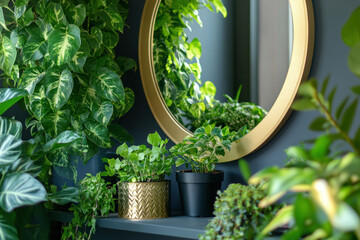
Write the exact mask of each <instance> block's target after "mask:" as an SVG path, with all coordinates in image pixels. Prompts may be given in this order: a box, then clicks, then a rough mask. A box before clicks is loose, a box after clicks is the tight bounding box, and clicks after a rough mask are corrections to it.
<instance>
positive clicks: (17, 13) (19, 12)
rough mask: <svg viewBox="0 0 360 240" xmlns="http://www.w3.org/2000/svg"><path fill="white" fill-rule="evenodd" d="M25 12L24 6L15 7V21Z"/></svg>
mask: <svg viewBox="0 0 360 240" xmlns="http://www.w3.org/2000/svg"><path fill="white" fill-rule="evenodd" d="M25 11H26V5H23V6H20V7H17V6H15V8H14V16H15V19H16V20H18V19H19V18H20V17H21V16H22V15H24V13H25Z"/></svg>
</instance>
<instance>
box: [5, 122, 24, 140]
mask: <svg viewBox="0 0 360 240" xmlns="http://www.w3.org/2000/svg"><path fill="white" fill-rule="evenodd" d="M4 134H9V135H13V136H14V137H15V138H17V139H21V135H22V124H21V122H19V121H17V120H14V119H9V118H4V117H0V135H4Z"/></svg>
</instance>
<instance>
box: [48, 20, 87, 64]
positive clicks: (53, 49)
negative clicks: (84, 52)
mask: <svg viewBox="0 0 360 240" xmlns="http://www.w3.org/2000/svg"><path fill="white" fill-rule="evenodd" d="M48 42H49V54H50V56H51V58H52V59H53V60H54V62H55V63H56V64H57V65H59V66H60V65H62V64H66V63H69V62H70V61H71V59H72V58H73V57H74V56H75V54H76V52H77V51H78V50H79V48H80V45H81V38H80V29H79V27H78V26H76V25H74V24H69V25H68V26H65V25H63V24H59V25H57V26H56V27H55V28H54V30H53V31H52V32H51V33H50V35H49V40H48Z"/></svg>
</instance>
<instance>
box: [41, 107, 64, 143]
mask: <svg viewBox="0 0 360 240" xmlns="http://www.w3.org/2000/svg"><path fill="white" fill-rule="evenodd" d="M69 121H70V112H69V110H62V111H60V110H59V111H56V112H51V113H48V114H46V115H45V116H44V117H43V118H42V119H41V124H42V126H43V127H44V129H45V130H46V132H47V133H49V134H50V136H52V137H56V136H58V135H59V134H60V133H62V132H64V131H66V130H67V128H68V126H69Z"/></svg>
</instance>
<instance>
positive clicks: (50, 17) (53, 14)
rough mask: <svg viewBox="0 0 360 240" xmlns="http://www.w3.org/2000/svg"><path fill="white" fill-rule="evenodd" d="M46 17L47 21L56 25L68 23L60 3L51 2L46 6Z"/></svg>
mask: <svg viewBox="0 0 360 240" xmlns="http://www.w3.org/2000/svg"><path fill="white" fill-rule="evenodd" d="M46 11H47V14H46V17H47V19H46V20H47V22H50V23H51V25H53V26H56V25H57V24H66V23H67V20H66V17H65V14H64V11H63V8H62V6H61V4H60V3H53V2H52V3H50V4H48V5H47V6H46Z"/></svg>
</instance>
